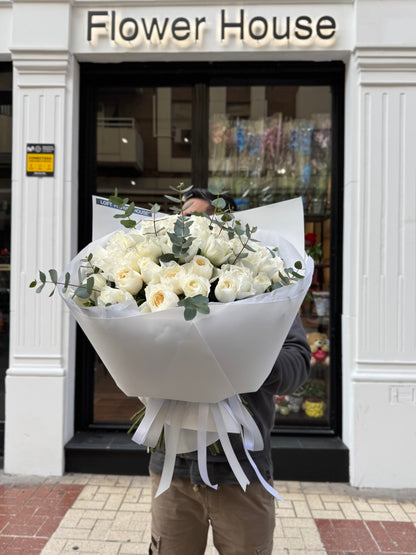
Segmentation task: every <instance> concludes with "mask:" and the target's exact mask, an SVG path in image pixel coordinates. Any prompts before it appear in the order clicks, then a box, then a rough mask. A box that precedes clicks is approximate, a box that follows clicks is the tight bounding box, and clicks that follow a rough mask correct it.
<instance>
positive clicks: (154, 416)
mask: <svg viewBox="0 0 416 555" xmlns="http://www.w3.org/2000/svg"><path fill="white" fill-rule="evenodd" d="M145 402H146V413H145V416H144V418H143V420H142V422H141V423H140V425H139V427H138V428H137V430H136V432H135V434H134V436H133V441H134V442H136V443H140V444H142V445H147V446H148V447H155V446H156V445H157V441H158V439H159V436H160V433H161V432H162V429H163V428H164V432H165V452H166V454H165V461H164V465H163V470H162V476H161V480H160V484H159V488H158V490H157V492H156V497H157V496H158V495H160V494H161V493H163V492H164V491H166V490H167V489H168V488H169V486H170V484H171V481H172V476H173V472H174V468H175V459H176V456H177V455H178V454H180V453H183V452H184V451H183V450H182V449H181V447H183V445H186V446H187V450H188V451H197V453H198V469H199V473H200V475H201V478H202V480H203V482H204V483H205V484H206V485H207V486H209V487H211V488H213V489H217V487H218V485H217V484H212V483H211V481H210V479H209V475H208V469H207V452H206V451H207V447H208V445H210V444H211V443H213V442H215V441H216V439H217V438H219V440H220V441H221V445H222V448H223V450H224V454H225V456H226V458H227V461H228V463H229V465H230V467H231V470H232V471H233V473H234V475H235V477H236V479H237V481H238V483H239V484H240V486H241V488H242V489H243V490H244V491H245V490H246V488H247V485H248V484H249V483H250V482H249V480H248V478H247V476H246V474H245V472H244V471H243V469H242V467H241V465H240V463H239V461H238V459H237V457H236V455H235V453H234V450H233V448H232V445H231V442H230V440H229V437H228V434H229V433H230V432H232V433H236V432H237V433H240V434H241V437H242V441H243V447H244V451H245V454H246V457H247V459H248V461H249V463H250V465H251V466H252V467H253V469H254V472H255V473H256V476H257V477H258V479H259V481H260V483H261V484H262V486H263V487H264V488H265V489H266V490H267V491H268V492H269V493H270V494H271V495H273V496H274V497H275V498H276V499H279V500H280V501H284V499H282V497H281V496H280V494H279V492H278V491H276V490H275V489H274V488H273V487H272V486H271V485H270V484H269V483H268V482H267V481H266V480H265V479H264V478H263V476H262V475H261V473H260V471H259V469H258V468H257V465H256V463H255V462H254V460H253V458H252V457H251V455H250V453H249V451H260V450H262V449H263V446H264V444H263V438H262V437H261V434H260V431H259V429H258V427H257V424H256V422H255V421H254V419H253V417H252V416H251V415H250V413H249V412H248V411H247V409H246V408H245V407H244V405H243V404H242V402H241V399H240V397H239V396H238V395H234V396H232V397H229V398H228V399H225V400H224V401H220V402H219V403H191V402H185V401H173V400H169V399H156V398H146V400H145ZM195 410H197V418H195V419H194V423H193V424H192V428H193V429H190V424H189V418H188V421H186V416H187V415H188V416H189V411H191V412H192V411H193V412H195ZM210 417H211V418H210ZM196 421H197V425H196V424H195V422H196ZM188 451H187V452H188Z"/></svg>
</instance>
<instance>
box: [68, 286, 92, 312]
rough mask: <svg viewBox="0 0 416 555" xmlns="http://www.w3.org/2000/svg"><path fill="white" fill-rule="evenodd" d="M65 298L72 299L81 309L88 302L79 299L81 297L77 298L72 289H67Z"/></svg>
mask: <svg viewBox="0 0 416 555" xmlns="http://www.w3.org/2000/svg"><path fill="white" fill-rule="evenodd" d="M65 297H67V298H68V299H72V300H73V301H74V303H75V304H76V305H78V306H80V307H82V308H84V307H85V303H86V302H87V301H88V299H81V297H77V296H76V295H75V289H74V288H73V287H68V289H67V290H66V293H65Z"/></svg>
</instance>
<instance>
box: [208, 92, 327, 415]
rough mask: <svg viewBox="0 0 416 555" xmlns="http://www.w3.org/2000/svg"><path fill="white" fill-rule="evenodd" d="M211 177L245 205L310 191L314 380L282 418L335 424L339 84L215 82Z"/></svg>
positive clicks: (280, 404) (283, 402) (287, 398)
mask: <svg viewBox="0 0 416 555" xmlns="http://www.w3.org/2000/svg"><path fill="white" fill-rule="evenodd" d="M209 98H210V102H209V182H210V183H221V184H223V185H224V186H225V188H226V189H227V190H228V191H229V192H230V193H231V194H232V195H233V197H234V199H235V202H236V204H237V206H238V208H239V209H240V210H244V209H247V208H254V207H256V206H261V205H264V204H269V203H272V202H278V201H281V200H286V199H290V198H293V197H298V196H300V197H302V199H303V204H304V211H305V224H306V226H305V232H306V233H305V242H306V248H307V251H308V252H309V254H310V255H311V256H312V257H313V258H314V260H315V264H316V266H315V272H314V276H313V281H312V285H311V288H310V290H309V292H308V295H307V297H306V299H305V302H304V303H303V305H302V319H303V324H304V327H305V329H306V331H307V333H308V340H309V342H310V344H311V349H312V353H313V354H312V359H311V365H312V371H311V377H310V379H309V380H308V382H307V383H306V384H305V385H304V386H303V387H302V388H300V389H299V390H298V391H297V392H295V393H294V394H293V395H280V396H279V395H278V396H276V424H277V425H280V424H282V425H285V426H286V425H294V424H296V425H299V424H301V425H302V426H304V425H316V424H318V423H319V424H320V425H322V424H324V425H327V424H328V423H329V420H328V415H329V410H330V395H329V391H330V371H329V339H328V337H329V302H330V301H329V299H330V291H329V283H330V265H329V253H330V232H329V223H330V213H329V203H328V199H329V197H330V194H331V158H332V156H331V135H332V124H331V113H332V103H331V90H330V88H329V87H285V86H281V87H278V86H265V87H211V88H210V92H209Z"/></svg>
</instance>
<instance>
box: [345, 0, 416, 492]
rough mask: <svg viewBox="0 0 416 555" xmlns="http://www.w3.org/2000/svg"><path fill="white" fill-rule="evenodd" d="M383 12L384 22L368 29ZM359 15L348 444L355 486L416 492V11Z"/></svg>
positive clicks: (349, 210) (350, 167)
mask: <svg viewBox="0 0 416 555" xmlns="http://www.w3.org/2000/svg"><path fill="white" fill-rule="evenodd" d="M393 4H394V6H393ZM374 9H377V25H366V23H369V22H370V21H374ZM356 10H357V19H356V21H357V36H356V44H357V47H356V48H355V52H354V55H353V58H352V60H351V63H350V65H349V69H348V79H347V88H346V90H347V103H346V104H347V112H346V165H345V167H346V172H345V173H346V179H345V215H344V218H345V251H344V296H343V305H344V316H343V352H344V364H343V383H344V391H343V395H344V407H345V409H344V427H345V438H344V439H345V441H346V442H347V444H348V445H349V447H350V449H351V453H350V457H351V482H352V484H354V485H357V486H366V487H392V488H405V487H416V473H415V471H414V460H415V458H416V341H415V330H416V310H415V307H416V292H415V287H414V283H415V278H414V276H415V272H416V257H415V253H416V219H415V208H416V186H415V185H416V157H415V155H414V145H415V144H416V129H415V126H414V121H415V120H416V71H415V70H416V38H415V36H414V32H413V30H412V25H410V24H409V22H410V21H414V18H415V17H416V5H415V4H414V2H408V1H406V0H405V1H395V2H376V1H374V0H360V1H359V2H357V4H356Z"/></svg>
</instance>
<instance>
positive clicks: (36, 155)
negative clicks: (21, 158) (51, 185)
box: [26, 143, 55, 177]
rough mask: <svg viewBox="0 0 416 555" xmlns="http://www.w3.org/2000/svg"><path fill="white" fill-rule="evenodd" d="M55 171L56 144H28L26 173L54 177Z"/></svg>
mask: <svg viewBox="0 0 416 555" xmlns="http://www.w3.org/2000/svg"><path fill="white" fill-rule="evenodd" d="M54 171H55V145H51V144H33V143H31V144H28V145H27V146H26V175H32V176H37V177H53V175H54Z"/></svg>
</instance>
